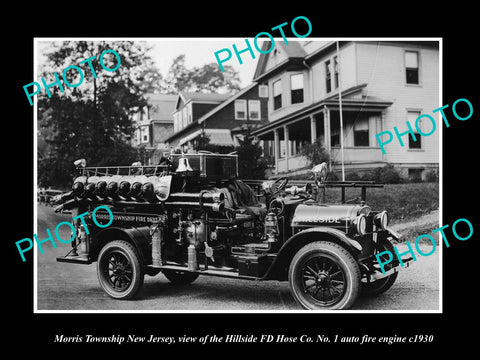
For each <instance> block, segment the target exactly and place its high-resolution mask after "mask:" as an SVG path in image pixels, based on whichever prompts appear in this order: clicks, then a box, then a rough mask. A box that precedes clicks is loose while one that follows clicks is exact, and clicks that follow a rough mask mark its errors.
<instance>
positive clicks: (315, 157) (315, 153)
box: [300, 138, 330, 166]
mask: <svg viewBox="0 0 480 360" xmlns="http://www.w3.org/2000/svg"><path fill="white" fill-rule="evenodd" d="M300 155H302V156H305V157H306V158H307V159H308V160H309V161H310V165H311V166H314V165H318V164H321V163H322V162H326V163H328V161H329V160H330V155H329V154H328V152H327V151H326V150H325V148H324V147H323V144H322V142H321V141H320V138H317V139H316V140H315V142H314V143H313V144H312V143H308V144H305V146H303V148H302V150H301V151H300Z"/></svg>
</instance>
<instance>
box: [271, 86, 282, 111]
mask: <svg viewBox="0 0 480 360" xmlns="http://www.w3.org/2000/svg"><path fill="white" fill-rule="evenodd" d="M281 107H282V80H277V81H275V82H274V83H273V110H277V109H280V108H281Z"/></svg>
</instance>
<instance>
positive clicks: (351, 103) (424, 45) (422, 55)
mask: <svg viewBox="0 0 480 360" xmlns="http://www.w3.org/2000/svg"><path fill="white" fill-rule="evenodd" d="M337 45H338V47H337ZM263 46H264V50H268V49H269V48H270V44H269V43H268V42H265V43H264V44H263ZM253 81H254V82H257V83H258V84H260V85H263V86H265V87H267V88H268V119H269V123H268V124H267V125H265V126H263V127H261V128H259V129H257V130H255V131H254V132H253V134H254V135H256V136H257V137H258V138H260V139H262V140H264V141H265V142H267V143H270V144H271V145H272V146H271V148H273V154H272V155H273V156H274V159H275V160H274V163H275V172H276V173H277V174H284V173H296V172H300V171H302V169H306V168H307V167H308V166H309V164H308V162H307V160H306V159H305V158H304V157H302V156H299V152H300V150H301V148H302V146H304V144H305V143H306V142H312V143H313V142H314V141H315V140H316V139H317V138H320V142H321V143H322V144H323V146H324V147H325V149H326V150H327V152H328V153H329V154H330V157H331V166H332V170H333V171H335V172H338V171H339V170H340V166H341V159H342V156H341V152H340V150H341V145H343V163H344V166H345V170H346V172H347V173H348V172H349V171H356V172H365V171H368V170H369V169H372V168H374V167H379V166H383V165H385V164H387V163H390V164H393V165H394V166H395V167H396V168H398V169H399V170H400V172H401V173H402V175H403V176H405V177H412V176H421V175H423V174H424V173H425V170H427V169H438V163H439V135H438V132H437V133H434V134H433V135H431V136H429V137H421V136H417V137H416V138H417V141H412V140H413V139H412V137H411V136H408V135H405V136H404V137H403V140H404V143H405V146H403V147H401V146H400V145H398V143H397V144H396V145H391V146H388V147H387V148H386V154H382V152H381V150H380V148H379V145H378V143H377V141H376V138H375V135H376V134H377V133H380V132H381V131H384V130H390V131H392V132H393V127H394V126H397V127H398V129H399V131H406V130H407V127H406V124H405V122H406V121H407V120H409V121H410V123H411V124H414V123H415V119H416V118H417V117H418V116H419V115H420V114H422V113H429V114H431V112H432V110H433V109H436V108H437V107H439V106H440V105H441V104H440V96H439V42H438V41H340V42H338V44H337V42H336V41H315V40H314V41H294V40H293V39H292V41H290V40H289V42H288V44H287V45H285V44H284V43H282V42H277V43H276V44H275V49H274V50H273V51H271V52H270V53H268V54H261V56H260V58H259V60H258V63H257V67H256V71H255V75H254V79H253ZM340 97H341V101H340ZM340 104H341V105H340ZM340 108H341V110H342V111H341V115H342V116H341V117H340ZM340 118H341V119H340ZM340 120H342V122H343V129H342V130H343V131H341V129H340ZM423 125H424V124H421V125H420V126H423ZM428 125H429V124H425V126H427V127H428ZM430 126H431V125H430ZM426 131H428V130H426ZM342 133H343V138H341V134H342ZM342 141H343V144H342V143H341V142H342Z"/></svg>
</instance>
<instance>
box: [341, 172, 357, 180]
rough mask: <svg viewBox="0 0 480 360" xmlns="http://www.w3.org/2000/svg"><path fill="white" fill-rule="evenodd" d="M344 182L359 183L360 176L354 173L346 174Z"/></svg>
mask: <svg viewBox="0 0 480 360" xmlns="http://www.w3.org/2000/svg"><path fill="white" fill-rule="evenodd" d="M345 180H347V181H359V180H360V175H358V173H356V172H352V173H348V174H346V175H345Z"/></svg>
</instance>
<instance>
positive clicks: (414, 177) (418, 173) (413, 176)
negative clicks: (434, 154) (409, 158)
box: [408, 168, 423, 182]
mask: <svg viewBox="0 0 480 360" xmlns="http://www.w3.org/2000/svg"><path fill="white" fill-rule="evenodd" d="M422 172H423V169H415V168H413V169H412V168H410V169H408V180H410V181H414V182H418V181H422Z"/></svg>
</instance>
